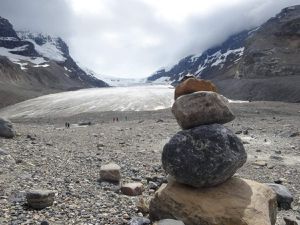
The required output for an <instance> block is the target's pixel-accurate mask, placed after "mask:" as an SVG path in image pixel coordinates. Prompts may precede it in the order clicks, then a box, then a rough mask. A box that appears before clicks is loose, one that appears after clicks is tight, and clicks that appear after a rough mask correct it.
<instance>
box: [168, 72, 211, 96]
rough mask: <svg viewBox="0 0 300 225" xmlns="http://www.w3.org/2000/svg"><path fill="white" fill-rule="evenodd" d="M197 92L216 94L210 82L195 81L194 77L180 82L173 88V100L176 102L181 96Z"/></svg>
mask: <svg viewBox="0 0 300 225" xmlns="http://www.w3.org/2000/svg"><path fill="white" fill-rule="evenodd" d="M197 91H213V92H217V88H216V86H215V85H214V84H213V83H212V82H210V81H208V80H201V79H197V78H196V77H192V78H188V79H186V80H184V81H183V82H181V83H180V84H179V85H178V86H177V87H176V88H175V96H174V99H175V100H176V99H177V98H179V97H180V96H181V95H186V94H191V93H194V92H197Z"/></svg>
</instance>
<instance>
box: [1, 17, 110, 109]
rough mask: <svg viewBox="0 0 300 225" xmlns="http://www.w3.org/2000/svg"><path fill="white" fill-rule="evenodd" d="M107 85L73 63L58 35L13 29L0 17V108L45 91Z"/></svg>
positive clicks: (66, 47)
mask: <svg viewBox="0 0 300 225" xmlns="http://www.w3.org/2000/svg"><path fill="white" fill-rule="evenodd" d="M107 86H108V84H107V83H105V82H104V81H102V80H100V79H98V78H96V77H94V76H93V75H92V74H87V73H86V72H85V71H84V70H82V69H81V68H80V67H79V66H78V65H77V63H76V62H75V61H74V60H73V59H72V57H71V56H70V54H69V48H68V46H67V44H66V43H65V42H64V41H63V40H62V39H61V38H59V37H52V36H49V35H47V34H41V33H32V32H29V31H15V30H14V29H13V26H12V25H11V24H10V22H9V21H8V20H6V19H4V18H2V17H0V93H1V97H0V107H1V106H4V105H7V104H11V103H15V102H19V101H21V100H25V99H28V98H32V97H35V96H39V95H42V94H45V93H53V92H58V91H66V90H74V89H81V88H88V87H107ZM2 98H5V99H2Z"/></svg>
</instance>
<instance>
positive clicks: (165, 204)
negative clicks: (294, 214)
mask: <svg viewBox="0 0 300 225" xmlns="http://www.w3.org/2000/svg"><path fill="white" fill-rule="evenodd" d="M190 79H193V83H197V82H203V81H202V80H197V79H196V78H189V79H187V80H185V81H184V83H182V84H181V85H179V86H178V88H179V89H181V90H178V88H176V90H175V93H177V95H176V96H175V98H176V97H177V99H176V100H175V103H174V104H173V107H172V112H173V114H174V116H175V118H176V120H177V122H178V124H179V125H180V126H181V128H182V129H183V130H182V131H179V132H178V133H177V134H175V135H174V136H173V137H172V138H171V139H170V141H169V142H168V143H167V144H166V145H165V146H164V149H163V153H162V165H163V168H164V169H165V171H166V172H167V173H168V174H169V178H170V179H169V182H168V184H165V185H162V186H161V187H160V189H159V190H158V191H157V192H156V193H155V197H154V198H153V199H152V200H151V203H150V217H151V218H152V220H159V219H179V220H182V221H183V222H184V224H185V225H196V224H197V225H199V224H201V225H202V224H203V225H219V224H223V225H233V224H234V225H254V224H255V225H257V224H260V225H273V224H275V221H276V195H275V193H274V192H273V191H272V190H271V189H270V188H269V187H267V186H266V185H264V184H260V183H257V182H255V181H250V180H245V179H240V178H237V177H232V176H233V175H234V174H235V173H236V171H237V170H238V169H239V168H240V167H241V166H242V165H243V164H244V163H245V162H246V160H247V154H246V152H245V149H244V147H243V144H242V142H241V140H240V139H239V138H238V137H237V136H236V135H235V134H234V133H233V132H232V131H231V130H229V129H228V128H226V127H225V126H223V124H224V123H228V122H230V121H232V120H233V119H234V118H235V117H234V115H233V113H232V111H231V110H230V108H229V106H228V100H227V99H226V98H225V97H223V96H222V95H219V94H218V93H216V92H213V91H201V87H200V86H201V85H198V87H200V88H199V89H200V91H198V90H197V85H194V86H193V87H192V88H189V87H186V85H188V83H191V82H188V80H190ZM207 84H208V85H210V84H209V83H207V82H206V83H205V85H207ZM195 87H196V88H195ZM202 87H203V85H202ZM206 87H207V86H206ZM213 87H214V86H212V87H208V89H209V88H210V89H212V90H215V88H214V89H213ZM191 89H192V91H195V92H193V93H191ZM184 90H188V91H186V92H185V91H184ZM178 93H181V95H180V96H178Z"/></svg>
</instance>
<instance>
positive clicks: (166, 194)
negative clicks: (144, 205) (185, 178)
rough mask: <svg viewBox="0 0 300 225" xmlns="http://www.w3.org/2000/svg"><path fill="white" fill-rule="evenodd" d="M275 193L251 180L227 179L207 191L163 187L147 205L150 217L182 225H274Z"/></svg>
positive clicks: (180, 186)
mask: <svg viewBox="0 0 300 225" xmlns="http://www.w3.org/2000/svg"><path fill="white" fill-rule="evenodd" d="M276 209H277V205H276V194H275V193H274V192H273V191H272V189H271V188H269V187H268V186H266V185H264V184H260V183H258V182H255V181H251V180H246V179H239V178H236V177H233V178H231V179H230V180H228V181H226V182H225V183H223V184H221V185H219V186H216V187H210V188H193V187H189V186H186V185H183V184H179V183H177V182H171V183H169V184H163V185H162V186H161V188H160V189H159V190H158V191H157V192H156V193H155V197H154V198H153V199H152V200H151V202H150V218H151V219H152V220H160V219H166V218H173V219H179V220H182V221H183V222H184V224H185V225H199V224H202V225H220V224H222V225H274V224H275V222H276Z"/></svg>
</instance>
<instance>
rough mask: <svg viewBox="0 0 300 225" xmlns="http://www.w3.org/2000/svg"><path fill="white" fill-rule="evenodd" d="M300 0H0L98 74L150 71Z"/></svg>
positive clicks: (20, 25) (6, 13) (20, 22)
mask: <svg viewBox="0 0 300 225" xmlns="http://www.w3.org/2000/svg"><path fill="white" fill-rule="evenodd" d="M299 3H300V0H0V16H2V17H5V18H7V19H9V20H10V22H11V23H12V24H13V26H14V27H15V29H17V30H18V29H19V30H20V29H22V30H23V29H29V30H32V31H35V32H44V33H49V34H52V35H58V36H61V37H62V38H63V39H64V40H65V41H66V42H67V44H68V45H69V48H70V52H71V56H72V57H73V58H74V59H75V60H76V61H78V62H80V64H81V65H86V66H87V67H88V68H90V69H92V70H94V71H95V72H97V73H99V74H105V75H113V76H118V77H136V78H140V77H146V76H149V75H151V74H152V73H153V72H155V71H156V70H157V69H159V68H161V67H164V66H170V65H173V64H175V63H176V62H177V61H178V60H179V59H181V58H182V57H185V56H187V55H190V54H198V53H200V52H202V51H204V50H206V49H207V48H209V47H212V46H213V45H216V44H218V43H221V42H222V41H224V40H225V39H226V38H227V37H228V36H229V35H231V34H233V33H236V32H239V31H241V30H243V29H249V28H252V27H255V26H258V25H260V24H261V23H263V22H265V21H266V20H267V19H269V18H270V17H272V16H274V15H275V14H277V13H278V12H279V11H280V10H281V9H282V8H284V7H286V6H291V5H296V4H299Z"/></svg>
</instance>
